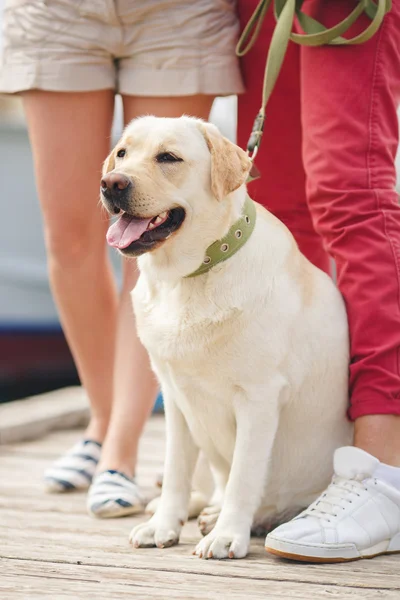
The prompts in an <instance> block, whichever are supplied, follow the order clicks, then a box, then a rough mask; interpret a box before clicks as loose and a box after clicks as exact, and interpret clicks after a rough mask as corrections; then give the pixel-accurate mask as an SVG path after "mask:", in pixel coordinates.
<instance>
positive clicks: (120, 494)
mask: <svg viewBox="0 0 400 600" xmlns="http://www.w3.org/2000/svg"><path fill="white" fill-rule="evenodd" d="M144 507H145V500H144V498H143V497H142V495H141V493H140V489H139V486H138V484H137V483H136V481H135V479H134V478H132V479H131V478H130V477H127V476H126V475H124V474H123V473H121V472H120V471H115V470H113V469H111V470H109V471H103V473H99V475H96V477H95V478H94V479H93V483H92V485H91V486H90V488H89V492H88V497H87V509H88V512H89V514H90V515H92V516H93V517H99V518H102V519H111V518H114V517H125V516H126V515H134V514H136V513H139V512H142V511H143V510H144Z"/></svg>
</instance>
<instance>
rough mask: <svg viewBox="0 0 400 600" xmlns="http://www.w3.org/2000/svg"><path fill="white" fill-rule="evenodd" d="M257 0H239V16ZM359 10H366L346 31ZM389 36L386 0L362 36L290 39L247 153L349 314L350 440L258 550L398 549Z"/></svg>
mask: <svg viewBox="0 0 400 600" xmlns="http://www.w3.org/2000/svg"><path fill="white" fill-rule="evenodd" d="M257 3H258V2H257V0H239V1H238V11H239V15H240V19H241V26H242V28H244V26H245V24H246V23H247V21H248V19H249V18H250V16H251V14H252V12H253V11H254V9H255V7H256V5H257ZM354 6H355V3H354V1H353V0H337V1H336V2H326V1H325V0H306V2H304V4H303V10H304V11H306V12H308V13H309V14H311V15H312V16H314V17H315V18H316V19H317V20H318V21H320V22H321V23H323V24H324V25H325V26H327V27H331V26H333V25H335V24H336V23H338V22H340V21H341V20H342V19H343V18H345V17H346V16H348V15H349V14H350V12H351V11H352V9H354ZM369 23H370V21H369V19H368V18H366V17H365V18H364V17H363V18H361V19H360V20H359V21H358V22H357V23H356V24H355V25H354V26H353V28H352V29H351V30H350V32H349V33H350V34H351V35H355V34H357V33H359V32H360V31H361V30H363V29H365V28H366V27H367V26H368V25H369ZM274 25H275V21H274V18H273V16H272V14H271V13H269V14H268V17H267V18H266V19H265V21H264V24H263V28H262V30H261V33H260V36H259V38H258V40H257V43H256V45H255V47H254V48H253V50H252V51H251V52H250V53H249V54H248V55H246V56H245V57H244V58H243V60H242V68H243V75H244V81H245V85H246V89H247V93H246V94H243V95H242V96H240V97H239V103H238V113H239V117H238V141H239V144H240V145H242V146H243V147H245V146H246V143H247V139H248V136H249V132H250V131H251V128H252V125H253V120H254V117H255V115H256V114H257V112H258V109H259V107H260V103H261V89H262V78H263V73H264V67H265V59H266V54H267V50H268V46H269V41H270V39H271V35H272V31H273V28H274ZM399 40H400V3H399V2H396V1H394V2H393V3H392V9H391V11H390V12H389V13H388V14H387V15H386V16H385V19H384V22H383V24H382V26H381V27H380V29H379V31H378V32H377V33H376V34H375V35H374V36H373V37H372V38H371V39H370V40H369V41H368V42H367V43H364V44H361V45H354V46H346V47H338V46H323V47H317V48H316V47H300V46H298V45H296V44H292V43H291V44H289V47H288V51H287V54H286V57H285V62H284V65H283V69H282V71H281V73H280V76H279V79H278V81H277V85H276V87H275V89H274V92H273V94H272V96H271V100H270V102H269V104H268V107H267V112H266V115H267V116H266V121H265V129H264V137H263V142H262V145H261V148H260V151H259V153H258V155H257V157H256V164H257V166H258V168H259V169H260V171H261V179H260V180H258V181H255V182H254V183H252V184H251V185H250V188H249V191H250V194H251V195H252V197H253V198H254V199H255V200H257V201H258V202H260V203H261V204H263V205H264V206H265V207H266V208H268V209H269V210H271V212H273V213H274V214H275V215H276V216H277V217H279V218H280V219H281V220H282V221H283V222H284V223H286V225H287V226H288V227H289V229H290V230H291V231H292V233H293V234H294V236H295V238H296V240H297V242H298V245H299V247H300V250H301V251H302V252H303V253H304V254H305V255H306V256H307V258H308V259H309V260H311V262H313V263H314V264H315V265H316V266H318V267H320V268H321V269H323V270H325V271H326V272H328V273H330V271H331V258H333V259H334V261H335V263H336V270H337V283H338V287H339V289H340V291H341V292H342V294H343V297H344V300H345V303H346V307H347V313H348V318H349V328H350V342H351V364H350V408H349V417H350V418H351V419H352V420H354V421H355V437H354V445H355V447H354V448H341V449H339V450H338V451H337V453H336V454H335V457H334V471H335V476H334V479H333V481H332V484H331V485H330V486H329V488H328V489H327V490H325V491H324V493H323V494H322V495H321V496H320V497H319V498H318V500H317V501H316V502H315V503H313V504H312V505H311V506H310V507H309V508H307V509H306V510H305V511H304V513H302V514H301V515H300V516H299V517H297V518H296V519H294V520H293V521H291V522H289V523H287V524H284V525H282V526H280V527H278V528H277V529H276V530H275V531H273V532H271V533H270V534H269V535H268V536H267V539H266V548H267V550H269V551H270V552H272V553H274V554H278V555H280V556H284V557H286V558H292V559H296V560H308V561H315V562H335V561H342V560H352V559H355V558H361V557H364V556H374V555H376V554H381V553H386V552H395V551H396V552H397V551H400V206H399V196H398V193H397V192H396V189H395V185H396V169H395V156H396V152H397V150H398V147H399V136H398V116H397V113H396V111H397V108H398V106H399V100H400V43H399ZM294 451H295V450H294ZM315 460H316V461H318V456H316V457H315ZM310 468H312V465H310ZM305 508H306V507H305Z"/></svg>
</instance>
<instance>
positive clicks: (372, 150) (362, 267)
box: [301, 0, 400, 419]
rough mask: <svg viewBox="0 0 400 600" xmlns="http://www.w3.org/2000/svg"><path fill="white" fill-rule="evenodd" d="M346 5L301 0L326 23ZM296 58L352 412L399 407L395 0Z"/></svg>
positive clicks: (317, 220) (398, 35)
mask: <svg viewBox="0 0 400 600" xmlns="http://www.w3.org/2000/svg"><path fill="white" fill-rule="evenodd" d="M352 7H354V2H352V0H338V1H336V2H325V1H324V0H317V1H315V2H313V3H312V5H309V8H311V10H315V9H316V10H317V12H322V14H319V15H317V16H318V17H319V18H320V20H321V21H322V22H324V24H326V25H328V26H329V25H332V24H333V23H335V22H337V21H338V20H339V19H341V18H343V16H345V15H346V14H349V12H350V10H351V8H352ZM366 23H368V20H366ZM301 60H302V119H303V121H302V122H303V136H304V146H303V148H304V154H303V158H304V165H305V169H306V173H307V194H308V201H309V206H310V209H311V212H312V215H313V219H314V225H315V226H316V228H317V231H318V232H319V233H320V234H321V235H322V236H323V238H324V242H325V244H326V247H327V248H328V251H329V252H330V253H331V254H332V256H333V257H334V258H335V260H336V264H337V271H338V285H339V288H340V290H341V292H342V294H343V296H344V298H345V301H346V305H347V310H348V316H349V324H350V336H351V367H350V391H351V409H350V416H351V418H353V419H355V418H357V417H360V416H362V415H369V414H396V415H400V374H399V347H400V305H399V299H400V207H399V204H398V195H397V193H396V192H395V179H396V174H395V166H394V159H395V154H396V151H397V147H398V121H397V115H396V106H397V100H398V98H399V91H400V2H397V1H394V2H393V9H392V12H391V13H390V14H389V15H387V16H386V18H385V22H384V24H383V26H382V28H381V29H380V31H379V32H378V34H377V35H376V36H374V37H373V38H372V39H371V40H370V41H369V42H368V43H366V44H362V45H360V46H351V47H332V46H330V47H322V48H304V49H302V56H301Z"/></svg>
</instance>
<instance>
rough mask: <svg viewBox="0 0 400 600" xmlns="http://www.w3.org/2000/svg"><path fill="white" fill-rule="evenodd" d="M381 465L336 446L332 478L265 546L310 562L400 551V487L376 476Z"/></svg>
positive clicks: (344, 559)
mask: <svg viewBox="0 0 400 600" xmlns="http://www.w3.org/2000/svg"><path fill="white" fill-rule="evenodd" d="M379 465H380V462H379V460H378V459H376V458H375V457H373V456H371V455H370V454H368V453H367V452H364V451H363V450H360V449H359V448H352V447H345V448H339V450H336V452H335V456H334V470H335V475H334V477H333V480H332V483H331V484H330V485H329V487H328V488H327V489H326V490H325V492H324V493H323V494H322V495H321V496H320V497H319V498H318V499H317V500H316V501H315V502H313V504H311V505H310V506H309V508H307V509H306V510H305V511H303V512H302V513H301V514H300V515H298V516H297V517H295V518H294V519H293V520H292V521H289V523H285V524H284V525H280V526H279V527H277V529H275V530H274V531H272V532H271V533H269V534H268V535H267V538H266V540H265V548H266V550H267V551H268V552H270V553H271V554H275V555H277V556H281V557H284V558H289V559H293V560H301V561H309V562H343V561H349V560H357V559H359V558H371V557H372V556H376V555H378V554H388V553H391V552H400V491H398V490H397V489H396V488H394V487H392V486H391V485H388V484H387V483H385V482H384V481H382V480H379V479H376V478H375V477H374V473H375V471H376V469H377V467H378V466H379Z"/></svg>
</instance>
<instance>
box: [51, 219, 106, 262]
mask: <svg viewBox="0 0 400 600" xmlns="http://www.w3.org/2000/svg"><path fill="white" fill-rule="evenodd" d="M96 225H97V226H96ZM99 225H101V224H99V223H97V224H95V223H93V220H92V221H91V222H90V220H89V222H85V221H81V220H76V219H75V220H70V221H68V220H67V221H66V222H61V221H60V222H55V223H52V224H50V225H49V224H47V225H45V243H46V250H47V257H48V261H49V264H50V266H51V267H52V268H62V269H70V268H75V267H80V266H82V265H83V264H84V263H85V262H87V261H89V260H92V259H93V257H96V258H97V257H102V256H103V255H104V253H105V249H106V241H105V227H102V226H99Z"/></svg>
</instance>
